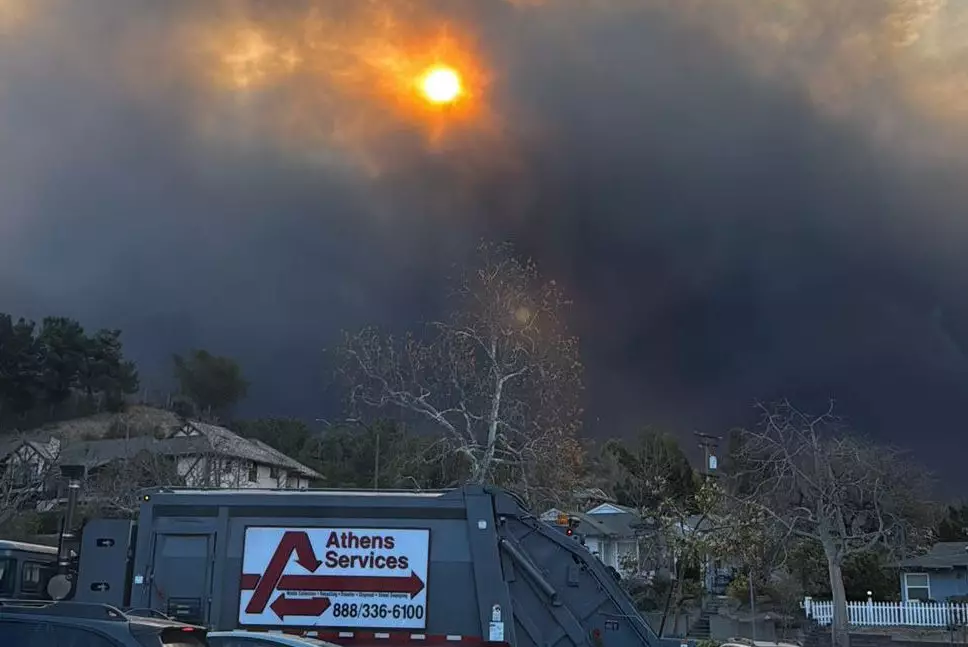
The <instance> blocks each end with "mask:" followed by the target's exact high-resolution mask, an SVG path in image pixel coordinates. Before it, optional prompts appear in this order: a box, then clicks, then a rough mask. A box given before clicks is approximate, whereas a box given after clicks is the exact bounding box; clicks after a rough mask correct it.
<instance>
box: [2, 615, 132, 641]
mask: <svg viewBox="0 0 968 647" xmlns="http://www.w3.org/2000/svg"><path fill="white" fill-rule="evenodd" d="M0 645H4V646H6V645H12V646H14V645H15V646H16V647H50V646H51V645H57V647H121V646H120V644H119V643H118V642H117V641H115V640H112V639H111V638H108V637H107V636H102V635H101V634H98V633H95V632H93V631H88V630H87V629H81V628H79V627H69V626H67V625H52V624H50V623H47V622H20V621H15V620H8V621H0Z"/></svg>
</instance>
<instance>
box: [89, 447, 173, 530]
mask: <svg viewBox="0 0 968 647" xmlns="http://www.w3.org/2000/svg"><path fill="white" fill-rule="evenodd" d="M181 484H183V479H182V478H181V477H180V476H179V474H178V471H177V469H176V466H175V461H174V459H173V458H172V457H171V456H167V455H164V454H161V453H157V452H152V451H150V450H148V449H141V450H139V451H134V452H132V454H131V455H130V456H126V457H123V458H120V459H117V460H114V461H111V462H110V463H108V464H106V465H104V466H102V467H101V468H100V469H98V470H97V471H96V472H95V473H93V474H92V475H91V476H90V478H89V480H88V482H87V483H85V485H84V488H85V490H86V492H85V497H84V498H85V500H86V501H87V502H88V503H89V504H91V505H93V506H95V507H96V508H98V509H99V510H101V511H103V512H104V513H106V514H109V515H112V516H114V515H118V516H122V517H134V516H135V515H136V514H137V512H138V509H139V507H140V505H141V500H140V498H139V497H138V492H139V490H142V489H144V488H147V487H153V486H158V485H181Z"/></svg>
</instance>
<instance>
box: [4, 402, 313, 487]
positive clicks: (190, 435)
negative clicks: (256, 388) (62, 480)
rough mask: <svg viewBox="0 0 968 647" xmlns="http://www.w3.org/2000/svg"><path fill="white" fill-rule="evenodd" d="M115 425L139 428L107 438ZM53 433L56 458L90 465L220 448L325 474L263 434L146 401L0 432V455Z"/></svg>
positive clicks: (42, 449)
mask: <svg viewBox="0 0 968 647" xmlns="http://www.w3.org/2000/svg"><path fill="white" fill-rule="evenodd" d="M115 425H127V426H129V427H130V428H131V429H132V430H133V432H136V433H133V434H132V436H131V437H130V438H108V439H106V438H103V437H104V436H105V435H107V433H108V431H109V430H110V429H111V428H112V426H115ZM147 431H151V432H152V433H146V432H147ZM51 438H57V439H59V440H60V441H61V444H60V452H59V456H57V457H52V458H56V459H57V460H58V462H61V463H71V464H75V465H85V466H86V467H88V468H89V469H90V468H94V467H100V466H102V465H106V464H108V463H110V462H112V461H115V460H128V459H131V458H134V457H135V456H137V455H138V454H140V453H141V452H150V453H153V454H161V455H166V456H190V455H198V454H212V453H216V454H219V455H222V456H227V457H231V458H237V459H242V460H250V461H253V462H256V463H260V464H262V465H271V466H273V467H281V468H284V469H286V470H288V471H290V472H295V473H297V474H299V475H300V476H302V477H304V478H308V479H314V480H322V479H323V476H322V475H321V474H319V473H318V472H316V471H315V470H313V469H311V468H309V467H307V466H306V465H303V464H302V463H300V462H299V461H297V460H295V459H293V458H291V457H289V456H286V455H285V454H283V453H282V452H280V451H278V450H276V449H273V448H272V447H270V446H269V445H266V444H265V443H263V442H261V441H259V440H254V439H252V440H250V439H247V438H243V437H241V436H239V435H238V434H236V433H234V432H232V431H230V430H229V429H226V428H225V427H220V426H218V425H212V424H208V423H204V422H200V421H196V420H189V421H186V420H183V419H181V418H179V417H178V416H177V415H175V414H174V413H172V412H170V411H166V410H163V409H155V408H152V407H143V406H136V407H131V408H130V409H129V410H128V411H126V412H125V413H122V414H99V415H97V416H90V417H88V418H81V419H78V420H71V421H67V422H62V423H57V424H53V425H50V426H47V427H45V428H43V429H40V430H36V431H32V432H27V433H24V434H16V435H10V436H8V437H6V438H0V460H2V458H3V457H4V456H5V455H9V453H10V452H12V451H14V450H15V449H16V448H17V447H21V446H23V445H24V444H28V445H30V446H31V447H34V448H35V450H37V451H38V452H39V453H41V455H45V453H49V452H46V444H47V443H49V442H50V439H51Z"/></svg>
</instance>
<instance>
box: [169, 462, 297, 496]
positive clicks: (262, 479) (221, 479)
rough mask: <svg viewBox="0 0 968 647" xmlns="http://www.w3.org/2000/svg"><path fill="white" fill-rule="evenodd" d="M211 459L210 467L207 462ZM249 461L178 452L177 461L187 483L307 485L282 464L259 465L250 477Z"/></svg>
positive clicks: (275, 485) (292, 487) (234, 486)
mask: <svg viewBox="0 0 968 647" xmlns="http://www.w3.org/2000/svg"><path fill="white" fill-rule="evenodd" d="M210 463H211V467H209V464H210ZM251 465H252V463H251V461H246V460H241V459H235V458H225V457H214V458H210V457H208V456H181V457H179V458H178V459H177V461H176V469H177V471H178V475H179V476H181V477H182V478H184V479H185V484H186V485H187V486H189V487H219V488H286V489H299V488H308V487H309V479H307V478H305V477H303V476H300V475H298V474H296V473H290V472H289V471H288V470H286V469H284V468H278V470H277V471H276V470H274V469H273V468H272V467H271V466H269V465H261V464H260V465H258V466H257V467H256V470H255V480H251V479H250V466H251Z"/></svg>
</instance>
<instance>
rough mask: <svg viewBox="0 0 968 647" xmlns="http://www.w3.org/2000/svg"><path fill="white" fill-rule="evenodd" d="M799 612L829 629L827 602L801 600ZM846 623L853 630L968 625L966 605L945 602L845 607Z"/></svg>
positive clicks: (869, 603)
mask: <svg viewBox="0 0 968 647" xmlns="http://www.w3.org/2000/svg"><path fill="white" fill-rule="evenodd" d="M802 606H803V611H804V613H805V614H806V616H807V617H808V618H812V619H813V620H814V621H816V622H817V624H820V625H829V624H830V622H831V621H832V620H833V617H834V603H833V602H831V601H830V600H814V599H813V598H809V597H808V598H804V600H803V605H802ZM847 618H848V622H849V623H850V624H851V625H853V626H856V627H950V626H965V625H968V604H961V603H949V602H874V601H873V600H867V601H865V602H848V603H847Z"/></svg>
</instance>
